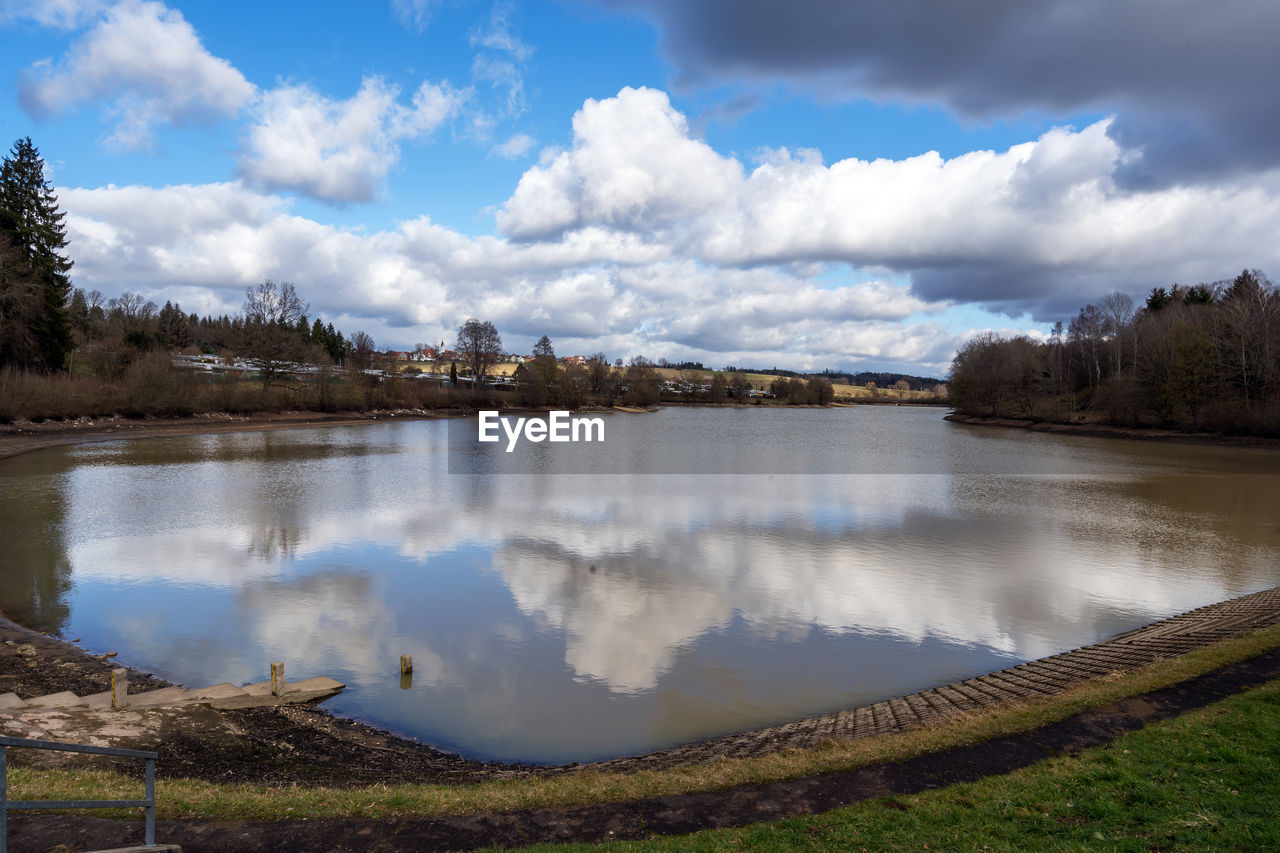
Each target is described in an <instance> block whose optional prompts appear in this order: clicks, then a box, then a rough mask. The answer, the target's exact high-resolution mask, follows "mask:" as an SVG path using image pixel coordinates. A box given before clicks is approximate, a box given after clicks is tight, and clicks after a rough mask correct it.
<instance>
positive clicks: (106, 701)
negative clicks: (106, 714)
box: [83, 690, 111, 711]
mask: <svg viewBox="0 0 1280 853" xmlns="http://www.w3.org/2000/svg"><path fill="white" fill-rule="evenodd" d="M83 701H84V704H85V705H88V706H89V710H91V711H101V710H103V709H106V708H110V707H111V691H110V690H108V691H107V692H105V693H90V694H89V695H88V696H86V697H84V700H83Z"/></svg>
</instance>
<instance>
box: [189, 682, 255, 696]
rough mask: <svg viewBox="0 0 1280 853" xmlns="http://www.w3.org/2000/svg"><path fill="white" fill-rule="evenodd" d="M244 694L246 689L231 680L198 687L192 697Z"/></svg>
mask: <svg viewBox="0 0 1280 853" xmlns="http://www.w3.org/2000/svg"><path fill="white" fill-rule="evenodd" d="M243 695H245V692H244V690H243V689H242V688H240V687H236V686H235V685H234V684H232V683H231V682H229V681H224V682H223V683H222V684H215V685H213V686H212V687H198V688H196V689H194V690H192V691H191V698H193V699H230V698H231V697H232V696H243Z"/></svg>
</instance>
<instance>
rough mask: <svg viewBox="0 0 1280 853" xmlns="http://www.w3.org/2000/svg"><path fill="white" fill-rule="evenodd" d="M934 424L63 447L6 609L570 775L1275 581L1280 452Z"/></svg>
mask: <svg viewBox="0 0 1280 853" xmlns="http://www.w3.org/2000/svg"><path fill="white" fill-rule="evenodd" d="M941 414H942V413H941V412H940V411H939V410H936V409H912V408H870V407H867V408H857V409H828V410H803V409H801V410H797V409H777V410H768V409H766V410H760V409H726V410H710V409H665V410H663V411H661V412H659V413H657V414H650V415H613V416H607V424H606V441H605V442H604V444H602V445H597V446H593V447H590V448H587V447H579V446H574V447H571V448H566V447H565V446H563V445H561V446H559V447H557V448H554V450H555V451H556V452H551V451H552V448H550V447H549V446H546V445H544V446H542V448H541V449H540V450H539V451H537V452H530V453H528V454H525V455H523V456H520V457H519V461H517V462H516V463H513V464H514V465H515V470H519V471H522V472H523V473H522V474H510V473H488V474H485V473H476V471H483V470H487V469H485V468H484V465H483V464H481V465H480V466H479V467H476V466H471V467H470V468H468V467H467V466H460V465H458V464H456V463H457V453H458V452H459V448H458V446H457V443H458V439H457V436H456V434H455V440H454V445H455V446H454V451H455V453H454V457H453V462H454V464H452V465H451V464H450V453H449V441H448V435H449V430H450V427H449V425H448V424H446V423H445V422H439V421H419V422H404V423H389V424H375V425H367V426H348V427H341V428H308V429H299V430H290V431H272V432H251V433H234V434H223V435H208V436H191V437H177V438H153V439H147V440H139V441H120V442H111V443H104V444H92V445H82V446H78V447H69V448H51V449H48V450H45V451H40V452H38V453H34V454H29V455H26V456H21V457H17V458H15V459H11V460H8V461H5V462H3V463H0V475H3V479H2V480H0V518H3V519H4V529H5V537H4V538H5V547H4V549H3V552H0V603H2V604H3V606H4V609H5V610H6V612H8V613H9V614H10V615H12V616H13V617H14V618H16V619H18V620H19V621H22V622H24V623H26V624H29V625H32V626H34V627H37V628H41V629H43V630H50V631H60V632H61V633H62V634H63V635H64V636H67V637H80V638H82V645H84V646H86V647H87V648H89V649H92V650H95V651H107V650H118V651H119V652H120V655H121V659H123V660H126V661H128V662H129V663H130V664H131V665H134V666H137V667H140V668H142V669H146V670H150V671H152V672H155V673H156V674H158V675H161V676H163V677H165V678H168V679H170V680H173V681H177V682H180V683H185V684H188V685H192V686H200V685H204V684H212V683H216V682H222V681H232V682H236V683H243V682H247V681H251V680H263V679H265V677H266V674H267V665H268V663H269V662H270V661H272V660H283V661H285V663H286V670H287V673H288V674H289V676H290V677H294V678H301V677H305V676H310V675H319V674H324V675H330V676H333V677H335V678H337V679H339V680H341V681H343V682H345V683H347V684H348V685H349V687H348V689H347V690H346V691H345V692H344V693H343V694H341V695H340V696H338V697H337V698H335V699H333V700H331V701H330V703H329V705H328V707H330V708H331V709H333V710H334V711H335V712H338V713H342V714H347V715H352V716H356V717H359V718H361V719H364V720H367V721H369V722H372V723H375V724H377V725H381V726H384V727H388V728H390V729H392V730H395V731H398V732H401V733H404V734H408V735H411V736H415V737H418V738H420V739H422V740H424V741H426V742H429V743H432V744H435V745H437V746H441V747H443V748H446V749H451V750H456V751H459V752H462V753H463V754H466V755H468V756H473V757H479V758H498V759H521V760H529V761H541V762H558V761H569V760H577V761H588V760H593V759H598V758H605V757H611V756H617V755H622V754H628V753H635V752H639V751H644V750H648V749H653V748H658V747H662V746H668V745H672V744H676V743H681V742H686V741H689V740H693V739H697V738H701V737H707V736H713V735H719V734H725V733H729V732H733V731H739V730H743V729H747V728H752V727H756V726H761V725H767V724H771V723H777V722H781V721H785V720H789V719H794V718H797V717H800V716H804V715H808V714H813V713H818V712H825V711H829V710H834V709H837V708H842V707H850V706H853V705H857V704H862V703H865V702H870V701H874V700H877V699H882V698H886V697H889V696H894V695H899V694H902V693H906V692H910V691H913V690H917V689H922V688H925V687H929V686H933V685H935V684H938V683H943V682H948V681H951V680H954V679H958V678H963V677H967V676H970V675H974V674H978V673H982V672H987V671H990V670H992V669H997V668H1000V667H1003V666H1008V665H1010V664H1012V663H1015V662H1018V661H1023V660H1028V659H1032V658H1036V657H1040V656H1043V655H1047V654H1053V653H1055V652H1058V651H1062V650H1065V649H1069V648H1073V647H1076V646H1079V645H1083V644H1086V643H1090V642H1094V641H1096V640H1099V639H1102V638H1104V637H1107V636H1110V635H1112V634H1115V633H1117V632H1119V631H1123V630H1127V629H1129V628H1132V627H1136V626H1138V625H1141V624H1145V623H1147V622H1150V621H1152V620H1154V619H1157V618H1160V617H1163V616H1166V615H1170V614H1173V613H1177V612H1180V611H1183V610H1186V609H1189V608H1192V607H1196V606H1199V605H1203V604H1208V603H1211V602H1214V601H1219V600H1222V599H1225V598H1229V597H1232V596H1236V595H1241V594H1243V593H1246V592H1250V591H1253V590H1257V589H1262V588H1266V587H1270V586H1274V585H1276V584H1277V583H1280V567H1278V566H1277V565H1276V560H1275V554H1276V546H1277V544H1280V453H1277V452H1276V451H1274V450H1254V449H1249V450H1243V449H1234V448H1213V447H1197V446H1173V445H1169V446H1166V445H1160V444H1154V443H1145V442H1125V441H1118V440H1108V439H1094V438H1073V437H1063V436H1056V435H1041V434H1035V433H1027V432H1022V431H1013V430H1008V431H1006V430H995V429H983V428H974V427H964V426H958V425H954V424H949V423H946V422H944V421H942V420H941ZM472 423H474V421H472ZM463 426H464V427H465V425H463ZM466 428H468V429H469V427H466ZM453 429H454V430H455V433H456V432H457V431H458V430H459V425H458V424H455V425H454V427H453ZM463 452H466V451H465V448H464V449H463ZM566 454H568V455H566ZM589 454H596V456H595V457H594V458H595V459H597V460H599V461H598V462H596V463H590V464H587V463H584V462H583V459H590V458H593V457H591V456H590V455H589ZM603 460H607V462H608V464H605V461H603ZM504 461H506V462H509V460H504ZM503 470H508V469H503ZM591 470H607V471H609V472H610V473H608V474H589V473H582V472H585V471H591ZM450 471H454V473H450ZM462 471H470V473H462ZM563 471H570V472H572V473H558V472H563ZM792 472H795V473H792ZM401 654H412V655H413V657H414V661H415V673H414V676H413V679H412V683H411V685H402V684H401V680H400V677H399V672H398V661H399V656H400V655H401Z"/></svg>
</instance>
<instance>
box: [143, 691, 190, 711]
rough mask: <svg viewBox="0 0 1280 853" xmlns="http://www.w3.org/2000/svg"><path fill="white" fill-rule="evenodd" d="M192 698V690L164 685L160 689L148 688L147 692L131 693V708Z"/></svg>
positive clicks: (168, 703)
mask: <svg viewBox="0 0 1280 853" xmlns="http://www.w3.org/2000/svg"><path fill="white" fill-rule="evenodd" d="M190 698H191V691H189V690H186V689H184V688H182V687H162V688H160V689H159V690H148V691H147V692H146V693H130V694H129V707H130V708H146V707H150V706H152V705H172V704H174V703H176V702H184V701H186V700H188V699H190Z"/></svg>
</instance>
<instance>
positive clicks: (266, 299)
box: [244, 279, 309, 388]
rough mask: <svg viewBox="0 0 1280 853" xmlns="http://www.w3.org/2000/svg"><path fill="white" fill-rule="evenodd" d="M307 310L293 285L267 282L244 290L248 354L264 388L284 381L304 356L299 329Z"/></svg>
mask: <svg viewBox="0 0 1280 853" xmlns="http://www.w3.org/2000/svg"><path fill="white" fill-rule="evenodd" d="M308 309H309V306H308V305H306V304H304V303H303V302H302V300H301V299H299V298H298V293H297V291H296V290H295V289H294V287H293V284H292V282H288V281H284V282H280V283H279V284H277V283H276V282H274V281H272V280H271V279H267V280H266V281H264V282H262V284H259V285H257V286H255V287H249V288H246V289H245V298H244V321H245V322H244V333H245V351H246V354H247V355H248V358H249V362H250V363H251V364H252V365H253V366H254V367H255V368H257V370H258V373H259V374H260V375H261V376H262V387H263V388H266V387H268V386H270V385H272V384H278V383H280V382H282V381H283V380H284V379H285V378H286V377H288V376H289V375H290V373H292V371H293V365H294V363H295V362H296V361H298V359H300V358H301V357H302V352H303V347H304V345H305V341H304V339H303V336H302V335H300V334H299V333H298V329H297V326H298V321H299V320H301V319H302V318H303V317H305V316H306V313H307V311H308Z"/></svg>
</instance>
